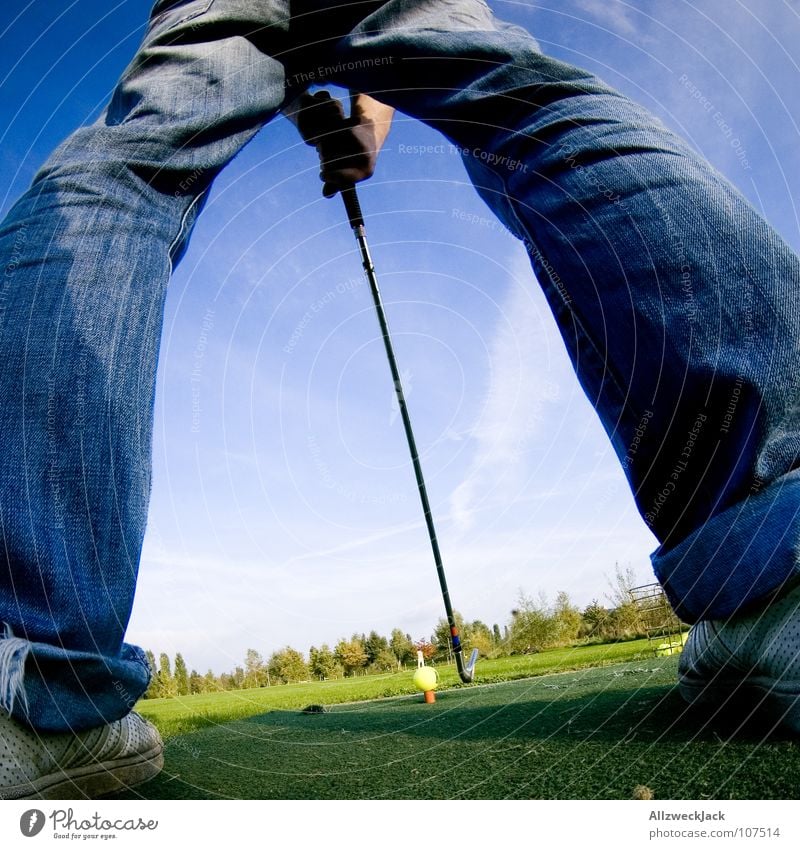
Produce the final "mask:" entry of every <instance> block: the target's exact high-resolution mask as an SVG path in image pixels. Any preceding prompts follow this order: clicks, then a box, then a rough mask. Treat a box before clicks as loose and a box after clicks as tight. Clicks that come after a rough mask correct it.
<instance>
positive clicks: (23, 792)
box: [0, 743, 164, 799]
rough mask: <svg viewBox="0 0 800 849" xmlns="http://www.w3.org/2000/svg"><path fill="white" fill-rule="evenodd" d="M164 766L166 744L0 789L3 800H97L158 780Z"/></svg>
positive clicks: (0, 797)
mask: <svg viewBox="0 0 800 849" xmlns="http://www.w3.org/2000/svg"><path fill="white" fill-rule="evenodd" d="M163 767H164V745H163V743H159V744H158V745H157V746H154V747H153V748H152V749H151V750H150V751H148V752H139V753H137V754H135V755H131V756H130V757H129V758H117V759H115V760H113V761H108V762H105V763H92V764H86V765H85V766H82V767H77V768H75V769H68V770H64V771H63V772H57V773H52V774H51V775H45V776H42V777H41V778H39V779H37V780H36V781H33V782H31V783H30V784H24V785H17V786H16V787H4V788H2V789H0V799H81V798H82V799H95V798H97V797H98V796H106V795H108V794H109V793H118V792H120V791H122V790H127V789H128V788H130V787H136V786H137V785H139V784H143V783H144V782H145V781H150V780H151V779H152V778H155V777H156V776H157V775H158V774H159V773H160V772H161V770H162V769H163Z"/></svg>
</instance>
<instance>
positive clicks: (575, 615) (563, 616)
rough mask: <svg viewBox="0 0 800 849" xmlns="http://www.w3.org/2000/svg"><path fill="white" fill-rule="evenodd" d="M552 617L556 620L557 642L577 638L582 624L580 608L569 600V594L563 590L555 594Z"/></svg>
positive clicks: (566, 641)
mask: <svg viewBox="0 0 800 849" xmlns="http://www.w3.org/2000/svg"><path fill="white" fill-rule="evenodd" d="M553 617H554V618H555V620H556V625H557V628H558V633H557V635H556V639H557V640H558V642H559V643H571V642H573V641H574V640H577V639H578V636H579V634H580V631H581V625H582V624H583V618H582V616H581V612H580V610H579V609H578V608H577V607H575V605H574V604H573V603H572V602H571V601H570V597H569V595H567V593H565V592H564V591H563V590H562V591H561V592H559V593H558V595H557V596H556V601H555V604H554V605H553Z"/></svg>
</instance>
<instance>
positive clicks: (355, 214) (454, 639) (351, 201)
mask: <svg viewBox="0 0 800 849" xmlns="http://www.w3.org/2000/svg"><path fill="white" fill-rule="evenodd" d="M342 200H343V201H344V206H345V209H346V210H347V217H348V218H349V219H350V226H351V227H352V228H353V233H354V234H355V237H356V241H357V242H358V247H359V250H360V251H361V260H362V263H363V265H364V272H365V273H366V275H367V280H368V281H369V286H370V289H371V291H372V299H373V301H374V302H375V310H376V312H377V314H378V323H379V324H380V328H381V335H382V336H383V344H384V347H385V348H386V356H387V358H388V360H389V368H390V369H391V371H392V380H393V381H394V391H395V394H396V395H397V403H398V405H399V406H400V415H401V417H402V419H403V427H404V428H405V432H406V439H407V441H408V449H409V451H410V452H411V462H412V463H413V465H414V475H415V476H416V479H417V490H418V491H419V498H420V501H421V502H422V511H423V513H424V514H425V524H426V525H427V527H428V538H429V539H430V543H431V549H432V551H433V560H434V562H435V563H436V574H437V575H438V577H439V586H440V587H441V590H442V599H443V600H444V609H445V612H446V613H447V624H448V625H449V626H450V640H451V643H452V646H453V653H454V654H455V658H456V667H457V668H458V674H459V676H460V678H461V680H462V681H464V682H465V683H469V682H470V681H472V677H473V674H472V668H471V666H472V664H470V666H469V667H467V666H465V664H464V657H463V649H462V646H461V638H460V636H459V633H458V627H457V626H456V620H455V616H454V615H453V606H452V605H451V603H450V591H449V590H448V589H447V579H446V578H445V574H444V565H443V564H442V555H441V553H440V552H439V542H438V540H437V539H436V528H435V527H434V524H433V514H432V513H431V505H430V502H429V501H428V491H427V489H426V488H425V479H424V478H423V476H422V464H421V463H420V460H419V452H418V451H417V443H416V440H415V439H414V431H413V430H412V429H411V418H410V417H409V414H408V406H407V405H406V398H405V395H404V393H403V384H402V381H401V380H400V371H399V370H398V368H397V360H396V359H395V356H394V348H393V346H392V340H391V337H390V336H389V325H388V322H387V321H386V313H385V311H384V309H383V302H382V300H381V293H380V289H379V288H378V278H377V276H376V274H375V266H374V265H373V263H372V256H371V255H370V251H369V245H368V244H367V236H366V231H365V227H364V216H363V214H362V212H361V204H360V203H359V200H358V195H357V194H356V188H355V186H350V187H349V188H347V189H343V190H342Z"/></svg>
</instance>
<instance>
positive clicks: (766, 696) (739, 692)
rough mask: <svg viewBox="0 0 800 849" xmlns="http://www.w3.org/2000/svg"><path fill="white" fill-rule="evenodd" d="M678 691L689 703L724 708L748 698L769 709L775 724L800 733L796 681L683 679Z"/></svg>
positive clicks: (799, 707)
mask: <svg viewBox="0 0 800 849" xmlns="http://www.w3.org/2000/svg"><path fill="white" fill-rule="evenodd" d="M678 690H679V692H680V694H681V696H682V697H683V699H684V700H685V701H687V702H688V703H689V704H698V705H705V706H709V707H719V708H724V707H725V706H726V705H727V704H738V703H739V702H740V700H743V699H747V700H748V701H751V702H752V704H753V705H755V706H757V707H758V709H759V710H763V711H765V712H768V713H769V715H770V717H771V718H772V719H774V721H775V723H776V725H780V726H781V727H783V728H785V729H787V730H789V731H791V732H792V733H793V734H798V735H800V690H799V689H798V685H797V682H783V681H775V680H774V679H771V678H763V677H753V678H746V679H745V680H744V681H743V680H741V679H736V680H731V681H725V680H724V679H723V680H720V679H715V680H714V681H713V682H707V681H706V682H702V681H692V680H691V679H688V678H681V679H680V680H679V681H678Z"/></svg>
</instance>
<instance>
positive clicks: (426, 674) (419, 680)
mask: <svg viewBox="0 0 800 849" xmlns="http://www.w3.org/2000/svg"><path fill="white" fill-rule="evenodd" d="M437 682H438V675H437V674H436V670H435V669H433V668H432V667H430V666H420V668H419V669H418V670H417V671H416V672H415V673H414V686H415V687H416V688H417V689H418V690H422V692H423V693H427V692H428V690H435V689H436V684H437Z"/></svg>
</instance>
